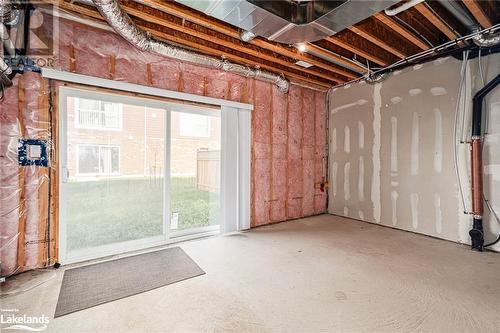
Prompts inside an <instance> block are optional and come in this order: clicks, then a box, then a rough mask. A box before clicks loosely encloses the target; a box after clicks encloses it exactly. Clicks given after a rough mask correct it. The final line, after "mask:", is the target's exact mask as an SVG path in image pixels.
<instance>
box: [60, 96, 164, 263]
mask: <svg viewBox="0 0 500 333" xmlns="http://www.w3.org/2000/svg"><path fill="white" fill-rule="evenodd" d="M64 102H65V103H66V104H65V106H64V107H65V113H64V114H63V115H62V116H63V117H65V118H66V119H65V121H64V124H65V128H64V132H63V133H65V134H66V136H65V140H64V142H63V147H64V148H63V149H64V151H65V153H64V154H63V155H64V156H62V158H61V160H62V169H61V173H62V179H61V191H62V194H63V196H64V199H63V201H62V202H61V205H62V206H63V208H62V214H61V215H62V216H61V217H62V219H63V221H62V223H64V226H65V232H64V233H63V235H62V236H63V237H66V239H65V247H66V249H65V252H66V257H68V258H71V257H85V256H86V255H85V254H88V253H91V252H92V253H100V254H102V255H106V254H108V252H113V251H112V249H113V248H117V247H119V245H120V244H121V245H124V244H128V246H122V248H125V249H127V250H130V249H132V248H133V247H141V246H140V245H141V244H146V243H148V242H149V241H151V242H152V241H154V240H156V241H161V240H165V232H166V230H165V227H164V206H165V205H164V202H165V196H164V193H165V186H164V183H165V182H164V174H165V145H166V142H165V137H166V111H165V110H164V109H160V108H153V107H148V106H147V104H146V101H145V100H141V99H138V98H137V99H136V98H130V97H125V96H117V95H112V94H101V93H95V92H81V91H78V90H69V91H68V93H67V97H66V98H65V101H64ZM115 252H116V251H115ZM118 252H119V251H118Z"/></svg>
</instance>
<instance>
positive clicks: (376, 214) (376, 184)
mask: <svg viewBox="0 0 500 333" xmlns="http://www.w3.org/2000/svg"><path fill="white" fill-rule="evenodd" d="M381 89H382V83H376V84H375V85H374V89H373V102H374V105H373V133H374V138H373V147H372V158H373V175H372V191H371V199H372V203H373V218H374V219H375V222H377V223H380V216H381V202H380V146H381V140H380V134H381V133H380V131H381V126H382V119H381V114H380V109H381V107H382V95H381V94H380V90H381Z"/></svg>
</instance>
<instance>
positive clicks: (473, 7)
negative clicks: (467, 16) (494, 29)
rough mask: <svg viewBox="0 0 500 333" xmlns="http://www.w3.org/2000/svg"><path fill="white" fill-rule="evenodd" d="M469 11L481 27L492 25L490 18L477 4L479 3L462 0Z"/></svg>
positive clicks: (471, 0)
mask: <svg viewBox="0 0 500 333" xmlns="http://www.w3.org/2000/svg"><path fill="white" fill-rule="evenodd" d="M462 2H463V3H464V5H465V7H467V9H468V10H469V12H471V14H472V16H474V18H475V19H476V20H477V21H478V22H479V24H481V26H482V27H483V28H489V27H491V26H492V25H493V22H491V20H490V18H489V17H488V16H487V15H486V13H485V12H484V11H483V9H482V8H481V7H480V6H479V4H478V3H477V2H476V1H474V0H463V1H462Z"/></svg>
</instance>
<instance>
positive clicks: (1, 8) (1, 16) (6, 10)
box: [0, 0, 12, 23]
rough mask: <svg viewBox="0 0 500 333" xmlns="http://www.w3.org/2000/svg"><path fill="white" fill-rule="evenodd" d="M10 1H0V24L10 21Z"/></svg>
mask: <svg viewBox="0 0 500 333" xmlns="http://www.w3.org/2000/svg"><path fill="white" fill-rule="evenodd" d="M11 13H12V0H0V23H7V22H9V21H10V20H11V17H10V14H11Z"/></svg>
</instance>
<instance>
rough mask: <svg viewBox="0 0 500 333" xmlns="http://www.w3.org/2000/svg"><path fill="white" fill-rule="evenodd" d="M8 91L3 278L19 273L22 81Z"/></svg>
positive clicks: (0, 197)
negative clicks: (18, 143) (19, 160)
mask: <svg viewBox="0 0 500 333" xmlns="http://www.w3.org/2000/svg"><path fill="white" fill-rule="evenodd" d="M13 83H14V86H13V87H11V88H10V89H7V90H6V91H5V97H4V99H3V101H2V102H0V103H1V104H0V107H1V112H0V235H1V237H0V256H1V257H0V262H1V273H0V274H1V275H11V274H13V273H14V272H16V271H17V270H18V265H17V239H18V228H19V225H18V223H19V208H20V206H19V198H20V192H21V190H20V188H19V170H18V166H17V142H18V141H17V140H18V138H19V137H20V132H19V122H18V103H19V100H18V90H17V84H18V78H15V79H14V82H13Z"/></svg>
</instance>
